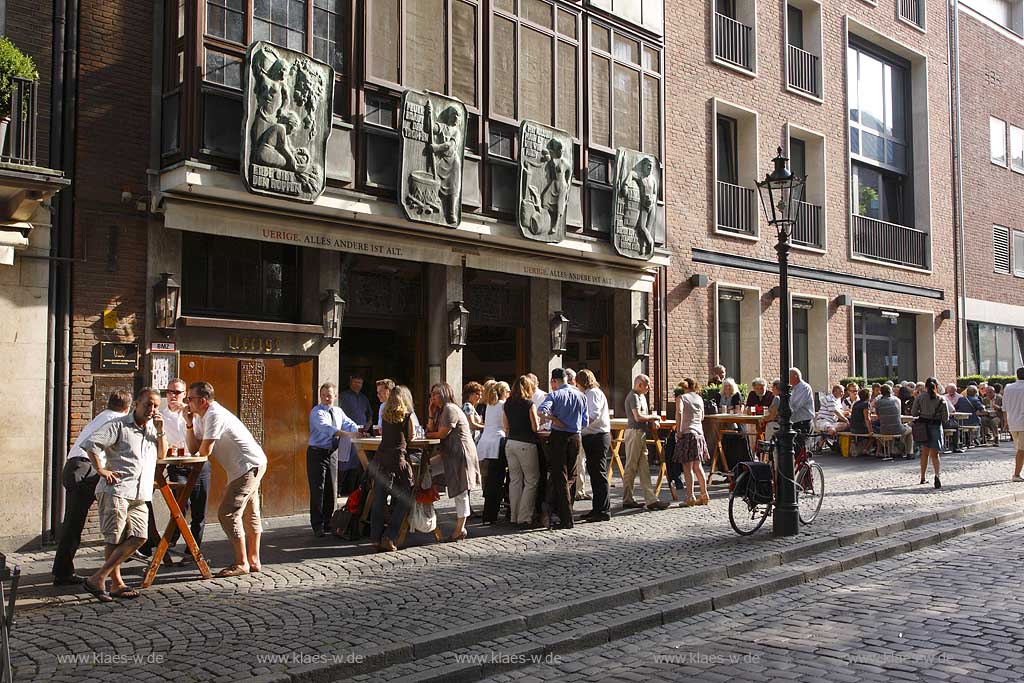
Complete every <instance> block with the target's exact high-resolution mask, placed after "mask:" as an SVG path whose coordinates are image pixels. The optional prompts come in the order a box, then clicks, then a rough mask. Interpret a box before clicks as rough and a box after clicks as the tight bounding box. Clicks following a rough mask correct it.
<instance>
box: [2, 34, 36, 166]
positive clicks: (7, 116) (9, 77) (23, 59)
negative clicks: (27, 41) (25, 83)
mask: <svg viewBox="0 0 1024 683" xmlns="http://www.w3.org/2000/svg"><path fill="white" fill-rule="evenodd" d="M15 78H25V79H28V80H30V81H34V80H36V79H38V78H39V72H38V71H37V70H36V65H35V62H33V61H32V58H31V57H29V56H28V55H26V54H25V53H24V52H22V51H21V50H19V49H18V47H17V46H16V45H15V44H14V43H12V42H11V41H10V40H9V39H8V38H7V37H6V36H0V150H3V149H4V146H5V145H6V143H7V125H8V124H9V123H10V122H11V95H12V93H13V92H14V79H15Z"/></svg>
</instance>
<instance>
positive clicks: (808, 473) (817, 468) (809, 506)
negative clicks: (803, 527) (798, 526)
mask: <svg viewBox="0 0 1024 683" xmlns="http://www.w3.org/2000/svg"><path fill="white" fill-rule="evenodd" d="M794 478H795V479H796V484H797V487H796V502H797V507H798V508H799V511H800V521H801V522H802V523H803V524H810V523H811V522H813V521H814V519H815V517H817V516H818V512H819V511H820V510H821V503H822V501H823V500H825V471H824V470H823V469H821V465H819V464H818V463H816V462H812V463H806V462H805V463H803V464H802V465H800V467H799V468H798V469H797V471H796V477H794Z"/></svg>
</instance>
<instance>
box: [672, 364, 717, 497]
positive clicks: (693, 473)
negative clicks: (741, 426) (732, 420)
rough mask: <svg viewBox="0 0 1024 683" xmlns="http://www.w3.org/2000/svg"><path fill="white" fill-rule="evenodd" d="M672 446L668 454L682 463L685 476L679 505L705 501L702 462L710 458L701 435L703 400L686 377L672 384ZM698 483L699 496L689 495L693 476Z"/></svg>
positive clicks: (705, 483)
mask: <svg viewBox="0 0 1024 683" xmlns="http://www.w3.org/2000/svg"><path fill="white" fill-rule="evenodd" d="M675 395H676V447H675V448H674V449H673V451H672V458H673V460H675V462H677V463H679V464H681V465H682V466H683V475H684V476H685V477H686V499H685V500H684V501H683V507H693V506H694V505H707V504H708V503H710V502H711V498H710V496H708V482H707V478H706V477H705V476H704V463H706V462H707V461H708V460H710V459H711V454H710V453H709V452H708V443H707V441H706V440H705V439H704V427H703V424H702V423H703V420H704V400H703V399H702V398H701V397H700V385H698V384H697V382H696V381H695V380H693V379H690V378H689V377H687V378H686V379H684V380H683V381H682V382H680V383H679V384H678V385H677V386H676V390H675ZM694 479H696V480H697V483H698V484H700V497H699V498H697V497H695V496H694V495H693V480H694Z"/></svg>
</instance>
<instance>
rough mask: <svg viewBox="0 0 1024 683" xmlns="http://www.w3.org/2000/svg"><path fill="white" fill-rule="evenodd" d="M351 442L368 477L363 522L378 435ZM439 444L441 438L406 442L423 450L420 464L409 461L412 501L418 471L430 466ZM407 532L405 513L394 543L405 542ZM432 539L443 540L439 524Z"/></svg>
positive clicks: (369, 501)
mask: <svg viewBox="0 0 1024 683" xmlns="http://www.w3.org/2000/svg"><path fill="white" fill-rule="evenodd" d="M352 444H353V445H354V446H355V447H356V454H357V455H358V456H359V462H360V464H362V466H363V471H364V472H366V473H367V475H368V476H369V477H370V489H369V495H367V497H366V503H365V504H364V505H363V516H362V518H361V519H360V522H365V521H366V520H367V519H368V518H369V516H370V505H371V504H372V503H373V496H374V489H375V488H376V482H375V481H374V479H373V476H372V475H370V474H369V472H370V458H371V457H372V455H373V454H374V453H376V452H377V449H378V448H380V437H379V436H372V437H362V438H358V439H352ZM440 445H441V440H440V439H413V440H412V441H410V442H408V444H407V445H406V448H407V449H417V448H418V449H420V450H422V451H423V455H422V457H421V458H420V464H419V465H416V464H414V463H412V462H410V463H409V466H410V467H412V474H413V477H412V480H413V500H414V501H415V499H416V497H415V496H416V486H417V485H418V482H419V481H420V472H421V471H422V469H421V468H422V467H423V466H424V465H426V466H427V467H430V458H431V457H433V455H434V451H435V450H436V449H437V447H438V446H440ZM409 514H412V511H411V510H410V512H409ZM408 533H409V517H408V515H407V516H406V518H405V519H404V520H403V521H402V528H401V529H400V530H399V532H398V540H397V541H396V542H395V544H396V545H398V546H401V545H402V544H403V543H404V542H405V537H406V535H407V534H408ZM434 539H435V540H437V541H438V542H441V541H443V540H444V537H443V536H442V535H441V526H440V525H438V526H437V527H436V528H435V529H434Z"/></svg>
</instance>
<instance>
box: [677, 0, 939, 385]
mask: <svg viewBox="0 0 1024 683" xmlns="http://www.w3.org/2000/svg"><path fill="white" fill-rule="evenodd" d="M713 5H714V3H709V2H705V1H700V2H692V1H690V0H668V2H667V3H666V32H667V34H666V40H665V44H666V46H667V47H666V49H667V57H666V73H667V74H668V78H667V82H666V91H667V92H666V101H667V103H668V106H667V110H666V114H665V116H666V140H667V145H666V150H667V152H666V155H667V158H666V160H665V167H666V183H665V197H666V204H667V223H668V230H669V241H670V248H671V249H672V252H673V261H672V265H671V266H670V268H669V275H668V292H669V301H668V303H667V308H668V311H669V331H668V343H669V353H668V357H669V358H668V362H669V377H670V380H671V382H673V383H674V382H675V381H676V379H678V378H680V377H683V376H686V375H691V376H693V377H696V378H701V379H704V378H706V377H707V373H708V369H709V367H710V366H711V365H712V364H713V362H714V360H715V359H714V358H713V353H714V336H715V325H716V323H715V320H714V302H713V301H712V300H711V297H712V292H713V288H711V287H709V288H706V289H694V288H693V287H691V286H690V284H689V283H688V282H687V280H688V278H689V277H690V275H692V274H694V273H702V274H706V275H708V276H709V278H710V279H711V282H712V283H714V282H716V281H726V282H730V283H733V284H745V285H748V286H751V287H760V289H761V293H762V299H761V310H762V322H761V328H762V345H761V365H762V369H763V370H764V372H765V373H766V374H771V375H773V376H774V375H775V374H776V373H777V368H778V345H779V337H778V317H779V305H778V302H777V301H773V300H770V297H769V296H768V295H767V292H768V290H770V289H771V288H772V287H774V286H776V285H777V284H778V278H777V276H770V275H764V274H759V273H748V272H744V271H742V270H738V269H732V268H716V267H711V266H708V265H704V264H699V263H694V262H693V261H692V258H691V252H692V250H693V249H694V248H700V249H707V250H711V251H715V252H722V253H729V254H737V255H743V256H750V257H756V258H760V259H764V260H772V261H774V260H775V259H776V254H775V251H774V245H775V237H774V235H773V234H771V231H770V230H769V229H768V227H767V226H766V225H764V221H763V219H762V221H761V222H762V226H761V233H760V234H761V237H760V239H759V240H758V241H757V242H751V241H747V240H742V239H739V238H733V237H729V236H722V235H718V234H715V233H714V218H713V216H712V211H713V208H712V207H713V203H712V201H713V200H712V190H713V186H714V185H713V184H714V168H713V161H712V160H713V153H714V152H713V125H712V106H711V100H712V98H715V97H717V98H719V99H721V100H725V101H727V102H730V103H733V104H736V105H740V106H742V107H744V108H747V109H753V110H755V111H757V113H758V116H759V120H758V133H759V142H758V147H759V149H758V150H757V157H758V160H757V167H758V174H759V176H763V174H764V173H766V172H767V171H768V170H770V165H771V164H770V160H771V158H772V157H773V156H774V155H775V149H776V147H777V146H779V145H784V139H785V127H786V124H787V123H792V124H796V125H799V126H800V127H803V128H806V129H809V130H812V131H816V132H818V133H820V134H821V135H823V136H824V138H825V148H826V149H825V157H826V158H825V167H826V184H827V185H826V187H827V190H826V191H827V201H826V206H825V214H826V221H827V233H828V237H827V243H828V252H827V253H826V254H816V253H809V252H806V251H796V252H794V253H793V256H792V258H791V262H792V263H795V264H798V265H801V266H807V267H810V268H816V269H819V270H825V271H830V272H840V273H850V274H854V275H858V276H862V277H867V278H872V279H884V280H891V281H898V282H902V283H905V284H910V285H918V286H923V287H929V288H934V289H939V290H943V291H944V292H945V300H944V301H935V300H931V299H926V298H919V297H914V296H906V295H892V294H888V293H885V292H880V291H877V290H872V289H860V288H848V287H844V286H840V285H834V284H828V283H822V282H815V281H809V280H801V279H791V288H792V290H793V292H794V293H796V294H804V295H819V296H824V297H827V298H828V299H829V301H830V302H831V301H833V300H834V299H835V297H837V296H839V295H840V294H850V295H852V296H853V297H854V299H855V300H856V301H857V302H858V303H863V304H867V305H877V306H883V305H884V306H890V307H900V308H906V309H916V310H922V311H928V312H933V313H934V314H935V315H936V329H935V349H936V366H937V372H938V374H939V375H941V376H943V377H947V378H948V377H952V376H954V373H955V349H956V347H955V325H954V324H953V322H951V321H943V322H940V321H939V320H938V315H939V313H940V312H941V311H942V310H945V309H947V308H954V303H955V302H954V290H953V284H954V276H953V251H952V236H953V231H952V209H951V195H950V188H949V183H948V182H946V183H943V182H941V179H943V178H948V177H949V174H950V147H949V113H948V106H947V97H948V78H947V75H946V66H945V63H946V32H945V26H946V21H945V11H944V5H943V3H936V2H929V3H927V11H928V15H927V20H926V25H927V32H926V33H923V32H921V31H918V30H916V29H915V28H913V27H911V26H908V25H907V24H905V23H903V22H899V21H897V20H896V18H895V17H896V8H895V4H894V0H879V2H878V4H877V5H876V6H873V5H871V4H868V3H865V2H863V1H862V0H847V1H845V2H843V1H836V2H833V1H829V2H826V3H823V7H822V43H823V55H822V57H823V59H822V67H823V75H824V79H823V80H824V96H823V102H821V103H818V102H814V101H811V100H809V99H807V98H804V97H801V96H798V95H795V94H792V93H790V92H788V91H786V90H785V89H784V86H785V83H784V81H785V74H784V62H783V57H782V56H783V49H784V34H783V26H784V21H783V16H782V5H781V3H764V2H758V3H757V28H756V30H757V37H758V53H759V54H758V61H757V75H756V77H751V76H748V75H743V74H739V73H736V72H735V71H733V70H730V69H727V68H725V67H722V66H718V65H716V64H714V63H712V61H711V34H710V27H711V18H712V17H711V16H709V12H711V7H713ZM847 15H849V16H850V17H853V18H855V19H856V20H857V21H858V22H860V23H861V24H865V25H867V26H869V27H871V28H873V29H874V30H876V31H877V32H879V33H881V34H883V35H885V36H888V37H889V38H891V39H893V40H895V41H897V42H899V43H901V44H904V45H906V46H908V47H909V48H910V49H912V50H914V51H916V52H919V53H923V54H925V55H927V63H928V77H927V81H928V110H929V113H928V125H929V129H928V140H927V144H928V145H929V149H930V154H929V156H930V175H931V177H932V178H934V179H939V180H938V181H936V182H932V184H931V200H930V211H931V234H932V263H933V273H930V274H928V273H921V272H915V271H909V270H904V269H900V268H895V267H887V266H883V265H874V264H871V263H864V262H860V261H854V260H851V259H850V258H849V251H850V245H849V239H848V235H849V214H850V211H849V206H850V190H849V172H848V156H847V145H848V141H847V132H846V131H847V112H846V30H845V27H846V17H847ZM915 132H916V137H915V141H914V144H916V145H920V144H922V143H923V142H925V141H923V140H922V139H921V134H920V132H919V131H915ZM808 171H809V172H813V170H812V169H811V168H809V169H808ZM850 315H851V311H850V309H848V308H846V307H842V308H837V307H836V306H835V305H834V304H830V306H829V332H828V336H829V340H828V341H829V346H830V349H829V351H830V355H835V354H840V355H841V354H846V355H852V353H851V352H852V348H851V347H852V339H851V333H850V322H851V321H850ZM823 341H824V340H815V339H812V340H811V344H816V343H821V342H823ZM833 349H838V350H837V351H833ZM852 371H853V365H852V358H850V360H849V362H846V363H843V362H836V363H831V364H830V379H831V380H833V381H834V380H836V379H838V378H839V377H841V376H844V375H847V374H851V373H852ZM750 379H751V378H750V377H742V378H737V380H738V381H744V382H745V381H749V380H750Z"/></svg>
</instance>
